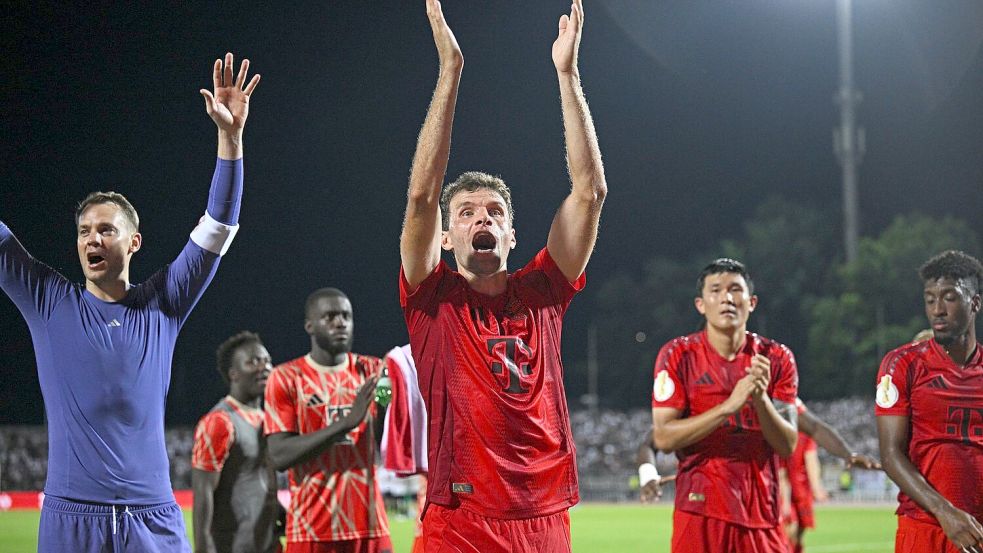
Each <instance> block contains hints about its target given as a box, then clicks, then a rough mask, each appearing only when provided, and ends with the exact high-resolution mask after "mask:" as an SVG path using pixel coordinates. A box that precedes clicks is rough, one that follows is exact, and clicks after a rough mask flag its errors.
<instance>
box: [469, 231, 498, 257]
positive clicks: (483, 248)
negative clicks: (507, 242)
mask: <svg viewBox="0 0 983 553" xmlns="http://www.w3.org/2000/svg"><path fill="white" fill-rule="evenodd" d="M496 243H497V241H496V240H495V236H494V235H492V234H491V233H490V232H479V233H478V234H475V235H474V238H472V239H471V247H472V248H474V250H475V251H476V252H491V251H494V250H495V246H496V245H497V244H496Z"/></svg>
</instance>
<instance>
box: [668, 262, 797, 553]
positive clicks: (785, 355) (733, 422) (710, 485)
mask: <svg viewBox="0 0 983 553" xmlns="http://www.w3.org/2000/svg"><path fill="white" fill-rule="evenodd" d="M696 292H697V296H696V299H695V305H696V309H697V311H699V312H700V314H701V315H703V316H704V317H705V318H706V326H705V328H704V329H703V330H702V331H700V332H696V333H694V334H690V335H688V336H680V337H679V338H675V339H674V340H672V341H670V342H669V343H667V344H666V345H664V346H662V349H661V350H660V351H659V356H658V358H657V359H656V361H655V382H654V385H653V388H652V438H653V441H654V444H655V447H656V448H658V449H660V450H662V451H675V452H676V456H677V457H678V458H679V472H678V473H677V475H676V508H675V510H674V512H673V516H672V523H673V524H672V551H673V552H674V553H685V552H690V551H692V552H700V553H709V552H721V553H723V552H731V551H757V552H764V553H786V552H787V547H786V544H785V538H784V536H783V535H782V531H781V528H779V514H780V510H779V509H780V502H779V485H778V457H779V455H781V456H783V457H787V456H788V455H790V454H791V453H792V451H793V450H794V449H795V443H796V437H797V430H796V411H795V398H796V394H797V392H798V372H797V370H796V366H795V359H794V358H793V356H792V352H791V351H790V350H789V349H788V348H787V347H785V346H784V345H782V344H780V343H778V342H775V341H774V340H770V339H768V338H765V337H763V336H759V335H757V334H754V333H753V332H748V330H747V321H748V318H749V317H750V316H751V312H753V311H754V309H755V307H756V306H757V304H758V297H757V296H755V295H754V284H753V282H752V281H751V276H750V275H749V274H748V272H747V269H746V268H745V267H744V264H743V263H741V262H739V261H735V260H733V259H726V258H721V259H717V260H715V261H713V262H712V263H710V264H709V265H707V266H706V267H704V268H703V270H702V271H701V272H700V276H699V278H698V279H697V289H696Z"/></svg>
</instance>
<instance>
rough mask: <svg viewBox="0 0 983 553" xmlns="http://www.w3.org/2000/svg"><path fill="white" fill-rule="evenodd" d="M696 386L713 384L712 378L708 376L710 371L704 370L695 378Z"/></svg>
mask: <svg viewBox="0 0 983 553" xmlns="http://www.w3.org/2000/svg"><path fill="white" fill-rule="evenodd" d="M696 385H697V386H713V379H712V378H710V373H708V372H705V373H703V376H701V377H700V378H698V379H697V380H696Z"/></svg>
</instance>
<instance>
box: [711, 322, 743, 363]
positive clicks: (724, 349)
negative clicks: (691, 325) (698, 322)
mask: <svg viewBox="0 0 983 553" xmlns="http://www.w3.org/2000/svg"><path fill="white" fill-rule="evenodd" d="M746 338H747V326H745V325H741V326H739V327H735V328H733V329H730V328H728V329H720V328H714V327H713V326H712V325H707V339H708V340H709V341H710V346H711V347H713V349H714V350H716V352H717V353H718V354H720V356H721V357H723V358H724V359H726V360H728V361H733V359H734V358H735V357H737V353H738V352H739V351H741V348H743V347H744V340H745V339H746Z"/></svg>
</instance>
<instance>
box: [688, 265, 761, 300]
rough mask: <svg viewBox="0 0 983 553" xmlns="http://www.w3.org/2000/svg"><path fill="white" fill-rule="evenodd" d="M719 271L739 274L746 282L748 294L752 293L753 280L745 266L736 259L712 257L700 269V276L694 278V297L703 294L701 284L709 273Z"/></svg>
mask: <svg viewBox="0 0 983 553" xmlns="http://www.w3.org/2000/svg"><path fill="white" fill-rule="evenodd" d="M719 273H734V274H738V275H741V276H742V277H744V282H747V288H748V292H749V293H750V294H754V282H753V281H752V280H751V273H748V272H747V267H745V266H744V264H743V263H741V262H740V261H738V260H736V259H731V258H729V257H721V258H718V259H714V260H713V261H711V262H710V264H709V265H707V266H706V267H704V268H703V270H702V271H700V277H699V278H698V279H696V297H700V296H702V295H703V285H704V284H705V283H706V280H707V277H708V276H709V275H716V274H719Z"/></svg>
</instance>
